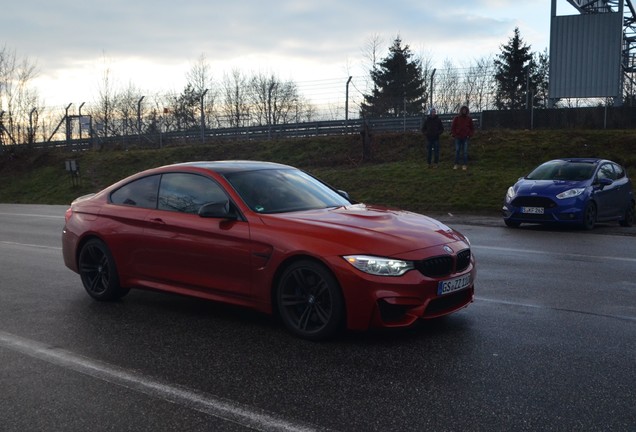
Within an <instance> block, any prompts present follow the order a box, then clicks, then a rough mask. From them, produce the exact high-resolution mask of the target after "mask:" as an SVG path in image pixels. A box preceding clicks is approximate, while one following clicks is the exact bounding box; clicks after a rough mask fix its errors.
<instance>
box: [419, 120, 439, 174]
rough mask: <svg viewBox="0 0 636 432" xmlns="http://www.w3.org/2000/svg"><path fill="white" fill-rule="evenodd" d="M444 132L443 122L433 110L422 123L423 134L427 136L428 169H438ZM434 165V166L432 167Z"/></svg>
mask: <svg viewBox="0 0 636 432" xmlns="http://www.w3.org/2000/svg"><path fill="white" fill-rule="evenodd" d="M442 132H444V125H443V124H442V120H441V119H440V118H439V117H438V116H437V110H436V109H435V108H431V109H430V111H429V112H428V116H427V117H426V119H425V120H424V122H423V123H422V133H423V134H424V135H425V136H426V141H427V144H428V145H427V152H426V161H427V162H428V167H429V168H430V167H434V168H437V164H438V163H439V136H440V135H441V134H442ZM431 163H433V165H431Z"/></svg>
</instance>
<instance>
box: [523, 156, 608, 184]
mask: <svg viewBox="0 0 636 432" xmlns="http://www.w3.org/2000/svg"><path fill="white" fill-rule="evenodd" d="M595 168H596V165H594V164H593V163H590V162H570V161H563V160H557V161H550V162H546V163H544V164H541V165H539V166H538V167H537V168H535V169H534V171H532V172H531V173H530V174H528V175H527V176H526V178H527V179H528V180H566V181H582V180H588V179H590V178H592V176H593V175H594V170H595Z"/></svg>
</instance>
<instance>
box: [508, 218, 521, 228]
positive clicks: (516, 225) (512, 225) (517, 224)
mask: <svg viewBox="0 0 636 432" xmlns="http://www.w3.org/2000/svg"><path fill="white" fill-rule="evenodd" d="M504 223H505V224H506V226H507V227H510V228H519V227H520V226H521V222H516V221H512V220H510V219H504Z"/></svg>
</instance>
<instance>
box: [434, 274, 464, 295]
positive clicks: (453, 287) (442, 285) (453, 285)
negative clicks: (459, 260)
mask: <svg viewBox="0 0 636 432" xmlns="http://www.w3.org/2000/svg"><path fill="white" fill-rule="evenodd" d="M469 286H470V274H467V275H464V276H460V277H458V278H455V279H449V280H445V281H440V282H439V283H438V284H437V295H444V294H448V293H452V292H453V291H459V290H461V289H464V288H467V287H469Z"/></svg>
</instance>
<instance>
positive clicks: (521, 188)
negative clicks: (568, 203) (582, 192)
mask: <svg viewBox="0 0 636 432" xmlns="http://www.w3.org/2000/svg"><path fill="white" fill-rule="evenodd" d="M588 183H589V182H588V181H567V180H526V179H522V180H519V181H518V182H517V184H515V187H514V189H515V193H516V194H517V195H524V196H525V195H537V196H555V195H557V194H560V193H561V192H564V191H566V190H569V189H573V188H584V187H587V186H588Z"/></svg>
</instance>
